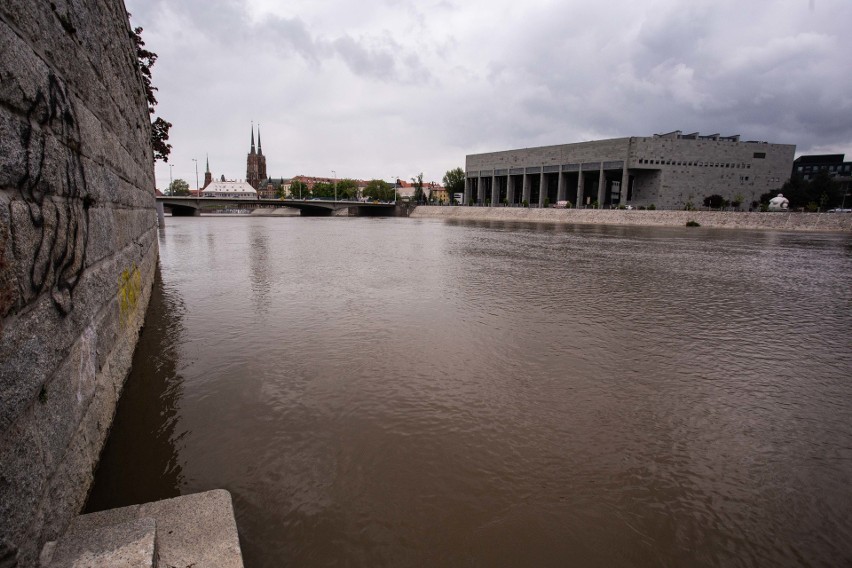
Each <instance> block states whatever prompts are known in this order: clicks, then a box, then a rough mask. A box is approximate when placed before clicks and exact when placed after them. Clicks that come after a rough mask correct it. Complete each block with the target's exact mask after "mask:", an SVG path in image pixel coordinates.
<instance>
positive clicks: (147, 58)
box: [128, 14, 172, 162]
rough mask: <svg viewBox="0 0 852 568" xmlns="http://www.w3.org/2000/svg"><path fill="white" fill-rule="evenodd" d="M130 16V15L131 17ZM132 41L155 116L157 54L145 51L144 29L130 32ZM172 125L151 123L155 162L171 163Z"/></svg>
mask: <svg viewBox="0 0 852 568" xmlns="http://www.w3.org/2000/svg"><path fill="white" fill-rule="evenodd" d="M129 15H130V14H128V16H129ZM130 39H131V40H132V41H133V44H134V45H135V46H136V66H137V68H138V69H139V73H140V75H141V76H142V85H143V87H144V88H145V98H146V99H147V101H148V114H154V107H155V106H157V97H155V96H154V91H156V90H157V87H155V86H153V85H152V84H151V67H153V66H154V63H156V61H157V54H156V53H154V52H152V51H148V50H147V49H145V42H144V41H142V28H141V27H137V28H133V29H132V30H131V31H130ZM171 127H172V123H171V122H168V121H166V120H163V119H162V118H160V117H157V118H155V119H154V120H153V121H151V147H152V148H153V150H154V161H157V160H163V161H164V162H168V161H169V154H170V153H171V151H172V145H171V144H169V143H168V142H167V141H168V139H169V129H170V128H171Z"/></svg>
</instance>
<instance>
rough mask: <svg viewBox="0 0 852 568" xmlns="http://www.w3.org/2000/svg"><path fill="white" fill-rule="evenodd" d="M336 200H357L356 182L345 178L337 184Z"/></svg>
mask: <svg viewBox="0 0 852 568" xmlns="http://www.w3.org/2000/svg"><path fill="white" fill-rule="evenodd" d="M337 198H338V199H358V182H356V181H355V180H354V179H349V178H345V179H342V180H339V181H338V182H337Z"/></svg>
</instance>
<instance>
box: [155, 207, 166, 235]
mask: <svg viewBox="0 0 852 568" xmlns="http://www.w3.org/2000/svg"><path fill="white" fill-rule="evenodd" d="M157 224H158V225H159V226H160V228H161V229H162V228H163V227H165V226H166V212H165V209H164V208H163V203H162V201H158V202H157Z"/></svg>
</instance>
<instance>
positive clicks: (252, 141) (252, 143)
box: [250, 121, 255, 154]
mask: <svg viewBox="0 0 852 568" xmlns="http://www.w3.org/2000/svg"><path fill="white" fill-rule="evenodd" d="M250 154H255V151H254V121H252V123H251V152H250Z"/></svg>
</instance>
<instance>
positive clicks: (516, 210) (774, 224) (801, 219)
mask: <svg viewBox="0 0 852 568" xmlns="http://www.w3.org/2000/svg"><path fill="white" fill-rule="evenodd" d="M411 217H413V218H421V219H424V218H436V219H470V220H483V221H485V220H487V221H523V222H538V223H575V224H578V225H646V226H658V227H683V226H685V225H686V222H687V221H696V222H697V223H699V224H700V225H701V226H702V227H714V228H726V229H769V230H778V231H828V232H845V233H849V232H852V214H849V213H747V212H737V211H662V210H660V211H639V210H630V211H628V210H625V209H555V208H547V209H538V208H529V209H528V208H522V207H437V206H428V207H424V206H422V205H421V206H419V207H417V208H416V209H415V210H414V211H412V213H411Z"/></svg>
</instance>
